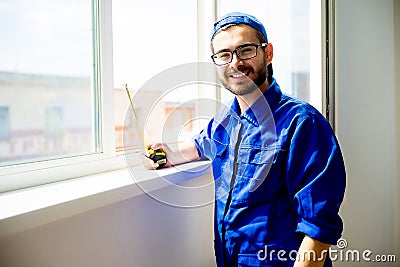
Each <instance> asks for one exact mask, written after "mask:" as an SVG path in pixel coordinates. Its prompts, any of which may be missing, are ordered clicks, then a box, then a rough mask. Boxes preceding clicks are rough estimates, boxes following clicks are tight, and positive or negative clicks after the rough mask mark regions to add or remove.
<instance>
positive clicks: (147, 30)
mask: <svg viewBox="0 0 400 267" xmlns="http://www.w3.org/2000/svg"><path fill="white" fill-rule="evenodd" d="M196 2H197V1H195V0H188V1H180V0H171V1H162V0H156V1H147V2H146V1H139V0H114V1H113V2H112V4H113V13H112V14H113V57H114V95H115V98H114V101H115V122H116V125H115V131H116V136H115V138H116V149H117V150H119V149H122V148H132V147H133V148H139V147H143V139H142V136H141V131H140V130H139V129H138V124H137V122H136V120H135V118H134V116H133V115H132V111H131V107H130V103H129V100H128V96H127V93H126V91H125V84H127V85H128V88H129V90H130V94H131V98H132V99H133V106H134V108H135V111H136V114H137V116H138V120H139V123H140V126H139V127H140V128H141V129H142V131H143V132H144V136H145V138H146V141H147V142H148V143H151V142H160V141H163V142H169V143H170V142H174V141H178V140H179V139H180V138H181V137H182V139H183V138H184V136H186V135H187V134H188V133H189V132H191V131H193V127H192V126H193V125H192V124H191V123H190V119H191V118H192V117H193V115H194V112H195V109H196V105H195V102H194V101H192V100H193V99H195V98H196V97H197V86H196V85H181V86H178V87H177V88H166V87H164V86H160V84H159V83H156V84H155V86H152V87H149V86H145V85H146V84H148V83H149V82H152V81H153V80H154V77H155V76H157V75H158V74H160V73H162V72H163V71H168V70H169V69H170V68H174V67H176V66H178V65H181V64H186V63H192V62H196V61H197V47H198V46H197V11H196V7H197V6H196ZM175 78H176V77H170V79H171V80H173V79H175ZM161 85H162V84H161ZM176 129H179V130H178V132H179V133H181V135H182V136H181V137H179V136H177V135H176Z"/></svg>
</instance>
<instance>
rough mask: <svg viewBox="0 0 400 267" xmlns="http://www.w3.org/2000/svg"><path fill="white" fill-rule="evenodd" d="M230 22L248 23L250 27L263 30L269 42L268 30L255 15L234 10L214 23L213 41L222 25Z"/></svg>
mask: <svg viewBox="0 0 400 267" xmlns="http://www.w3.org/2000/svg"><path fill="white" fill-rule="evenodd" d="M228 24H246V25H249V26H250V27H252V28H254V29H256V30H257V31H259V32H261V33H262V34H263V35H264V37H265V39H266V40H267V43H268V37H267V32H266V31H265V28H264V25H262V23H261V22H260V21H259V20H258V19H257V18H256V17H254V16H252V15H249V14H245V13H241V12H233V13H229V14H226V15H225V16H223V17H222V18H221V19H220V20H219V21H217V22H216V23H214V29H213V31H212V34H211V41H212V40H213V39H214V35H215V33H216V32H217V31H218V30H219V29H221V28H222V27H224V26H226V25H228Z"/></svg>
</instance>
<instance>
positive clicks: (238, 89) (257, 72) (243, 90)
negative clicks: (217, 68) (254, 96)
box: [219, 59, 268, 96]
mask: <svg viewBox="0 0 400 267" xmlns="http://www.w3.org/2000/svg"><path fill="white" fill-rule="evenodd" d="M241 73H244V74H246V79H244V80H243V81H240V82H235V81H232V78H231V75H233V74H241ZM219 76H220V81H221V83H222V84H223V85H224V87H225V88H226V89H227V90H228V91H230V92H231V93H232V94H234V95H237V96H243V95H247V94H250V93H252V92H254V90H256V89H258V88H259V86H261V85H262V84H263V83H264V82H265V80H266V79H267V76H268V71H267V65H266V61H265V59H263V61H262V62H260V64H258V65H257V66H256V68H253V67H251V66H247V67H245V66H243V65H240V66H239V68H238V69H237V70H235V69H232V68H231V69H227V70H226V71H225V72H224V73H222V74H219ZM250 76H253V77H252V78H250Z"/></svg>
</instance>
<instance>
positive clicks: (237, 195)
mask: <svg viewBox="0 0 400 267" xmlns="http://www.w3.org/2000/svg"><path fill="white" fill-rule="evenodd" d="M193 141H194V143H195V144H196V147H197V150H198V153H199V155H200V156H201V157H204V158H208V159H210V160H212V169H213V175H214V182H215V201H216V202H215V229H214V230H215V254H216V260H217V265H218V266H274V267H279V266H293V260H295V254H294V253H293V251H294V252H296V251H297V250H298V248H299V246H300V243H301V241H302V239H303V237H304V235H305V234H306V235H309V236H310V237H312V238H315V239H317V240H319V241H321V242H325V243H330V244H336V242H337V240H338V239H339V238H340V236H341V233H342V229H343V225H342V220H341V218H340V217H339V215H338V210H339V207H340V204H341V202H342V200H343V196H344V190H345V179H346V178H345V176H346V175H345V167H344V163H343V159H342V155H341V152H340V148H339V145H338V142H337V140H336V138H335V136H334V133H333V132H332V130H331V127H330V125H329V123H328V122H327V121H326V120H325V118H324V117H323V116H322V115H321V114H320V113H319V112H318V111H317V110H316V109H314V108H313V107H312V106H311V105H309V104H307V103H305V102H303V101H300V100H298V99H295V98H292V97H289V96H287V95H285V94H282V92H281V90H280V88H279V85H278V84H277V83H276V81H275V79H273V80H272V83H271V85H270V87H269V88H268V90H267V91H266V92H265V93H264V95H263V96H262V97H260V98H259V99H258V100H257V101H256V102H255V103H254V104H253V105H252V106H251V107H250V108H249V109H248V110H247V111H245V112H244V113H243V114H241V115H240V113H239V107H238V102H237V100H236V98H235V99H234V101H233V103H232V105H231V106H230V107H225V108H222V109H221V111H220V112H219V113H218V114H217V115H216V116H215V117H214V118H213V119H212V120H211V121H210V122H209V124H208V126H207V127H206V128H205V129H203V130H202V131H201V132H200V133H199V134H198V135H197V136H195V137H194V138H193ZM279 251H281V252H279ZM265 252H268V253H267V254H266V253H265ZM278 252H279V253H280V254H279V255H278ZM325 266H331V261H330V259H327V260H326V262H325Z"/></svg>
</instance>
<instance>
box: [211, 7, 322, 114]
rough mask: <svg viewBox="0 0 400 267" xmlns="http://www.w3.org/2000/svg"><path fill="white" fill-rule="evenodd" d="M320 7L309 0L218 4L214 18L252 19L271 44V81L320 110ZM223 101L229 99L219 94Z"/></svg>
mask: <svg viewBox="0 0 400 267" xmlns="http://www.w3.org/2000/svg"><path fill="white" fill-rule="evenodd" d="M320 6H321V3H320V1H311V0H302V1H297V0H280V1H275V0H262V1H260V0H247V1H241V0H218V5H217V14H218V17H222V16H223V15H225V14H226V13H228V12H234V11H240V12H244V13H248V14H251V15H254V16H256V17H257V18H258V19H259V20H260V21H261V22H262V23H263V25H264V26H265V28H266V31H267V34H268V41H269V42H270V43H272V44H273V47H274V58H273V61H272V62H273V64H272V65H273V69H274V77H275V78H276V80H277V82H278V84H279V85H280V87H281V89H282V91H284V92H286V93H288V94H292V95H294V96H297V97H299V98H301V99H303V100H306V101H308V102H310V103H311V104H313V105H314V106H315V107H316V108H317V109H319V110H321V105H322V93H321V92H322V87H321V75H322V74H321V73H322V72H321V65H322V63H321V38H320V36H321V7H320ZM222 95H223V98H224V99H228V98H230V97H232V96H230V95H229V93H227V92H223V93H222Z"/></svg>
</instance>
